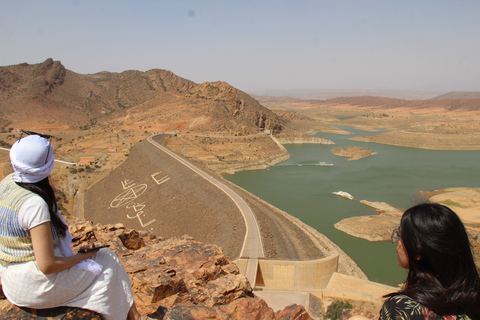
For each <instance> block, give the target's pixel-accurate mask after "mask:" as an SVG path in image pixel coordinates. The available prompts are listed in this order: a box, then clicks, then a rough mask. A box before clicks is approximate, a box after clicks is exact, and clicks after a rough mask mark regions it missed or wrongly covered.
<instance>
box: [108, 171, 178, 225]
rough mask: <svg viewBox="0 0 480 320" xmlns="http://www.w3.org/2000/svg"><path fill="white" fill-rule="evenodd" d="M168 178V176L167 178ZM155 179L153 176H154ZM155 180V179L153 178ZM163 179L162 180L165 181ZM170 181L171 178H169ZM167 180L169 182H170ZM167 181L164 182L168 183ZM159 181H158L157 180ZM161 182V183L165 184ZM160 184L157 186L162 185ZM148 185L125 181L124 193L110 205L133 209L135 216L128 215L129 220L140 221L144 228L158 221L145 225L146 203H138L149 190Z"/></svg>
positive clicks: (123, 185)
mask: <svg viewBox="0 0 480 320" xmlns="http://www.w3.org/2000/svg"><path fill="white" fill-rule="evenodd" d="M167 177H168V176H167ZM152 178H153V175H152ZM153 179H154V180H155V178H153ZM164 179H165V177H164V178H162V180H164ZM168 179H170V178H168ZM168 179H167V180H168ZM167 180H165V181H163V182H166V181H167ZM155 181H157V180H155ZM163 182H161V183H163ZM161 183H158V181H157V184H161ZM147 187H148V186H147V184H146V183H142V184H136V183H135V182H134V181H133V180H128V179H125V180H124V181H122V188H123V190H124V191H123V192H121V193H120V194H119V195H118V196H117V197H116V198H115V199H113V201H112V202H111V203H110V207H112V208H118V207H123V206H125V207H126V208H127V209H131V210H133V212H134V215H130V214H127V218H129V219H138V221H139V222H140V224H141V226H142V227H146V226H148V225H150V224H152V223H154V222H155V221H156V219H152V220H150V221H148V222H147V223H143V221H142V217H145V216H146V215H145V213H144V208H145V206H146V204H145V201H144V202H136V200H137V198H138V197H139V196H141V195H142V194H143V193H144V192H145V191H146V190H147Z"/></svg>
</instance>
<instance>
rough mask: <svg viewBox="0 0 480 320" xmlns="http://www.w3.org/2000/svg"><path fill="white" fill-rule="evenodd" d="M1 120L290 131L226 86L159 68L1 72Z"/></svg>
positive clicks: (53, 66)
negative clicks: (114, 70) (84, 73)
mask: <svg viewBox="0 0 480 320" xmlns="http://www.w3.org/2000/svg"><path fill="white" fill-rule="evenodd" d="M0 116H1V122H2V123H1V124H2V125H3V126H10V125H12V124H18V123H22V122H28V121H31V120H32V119H39V120H40V121H43V122H47V123H51V125H53V126H55V124H67V125H71V126H76V127H85V126H91V125H94V124H97V123H98V124H100V123H102V124H104V125H112V126H113V125H118V124H119V122H118V121H120V122H121V123H122V125H125V127H129V126H130V127H131V126H134V127H138V126H150V127H152V126H155V125H158V124H159V123H161V124H162V126H159V127H158V128H159V129H162V130H177V129H191V130H196V131H199V132H231V133H236V134H251V133H257V132H258V131H259V130H271V131H272V132H280V131H282V130H283V129H284V122H283V121H282V119H281V118H280V117H278V116H276V115H275V114H274V113H273V112H271V111H270V110H268V109H266V108H264V107H262V106H261V105H260V104H259V103H258V102H257V101H256V100H255V99H253V98H252V97H250V96H249V95H247V94H246V93H244V92H242V91H240V90H237V89H235V88H233V87H232V86H230V85H228V84H227V83H225V82H215V83H208V82H205V83H202V84H196V83H194V82H192V81H189V80H186V79H183V78H180V77H178V76H176V75H175V74H173V73H172V72H170V71H167V70H160V69H155V70H149V71H147V72H141V71H134V70H130V71H125V72H122V73H110V72H100V73H96V74H90V75H81V74H77V73H74V72H72V71H69V70H67V69H66V68H65V67H64V66H63V65H62V64H61V62H59V61H53V59H47V60H46V61H44V62H43V63H40V64H31V65H29V64H26V63H24V64H20V65H14V66H7V67H1V68H0ZM160 127H161V128H160Z"/></svg>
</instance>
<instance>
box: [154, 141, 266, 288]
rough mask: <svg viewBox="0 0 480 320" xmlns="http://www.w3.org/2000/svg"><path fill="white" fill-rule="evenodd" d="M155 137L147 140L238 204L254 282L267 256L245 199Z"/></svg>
mask: <svg viewBox="0 0 480 320" xmlns="http://www.w3.org/2000/svg"><path fill="white" fill-rule="evenodd" d="M153 137H155V135H152V136H149V137H148V138H147V140H148V142H150V143H151V144H152V145H154V146H155V147H157V148H158V149H160V150H161V151H163V152H165V153H166V154H168V155H169V156H171V157H173V158H174V159H175V160H177V161H178V162H180V163H181V164H183V165H185V166H186V167H187V168H189V169H190V170H192V171H194V172H195V173H196V174H198V175H200V176H201V177H203V178H204V179H206V180H207V181H208V182H210V183H212V184H213V185H215V186H216V187H217V188H219V189H220V190H222V191H223V192H224V193H225V194H227V195H228V196H229V197H230V198H231V199H232V201H233V202H234V203H235V204H236V206H237V207H238V210H239V211H240V212H241V214H242V216H243V218H244V220H245V224H246V234H245V239H244V241H243V245H242V250H241V257H242V258H247V259H248V262H247V268H246V271H245V275H246V277H247V279H249V281H252V280H253V281H254V279H255V276H256V270H257V263H256V262H257V261H258V259H259V258H264V257H265V254H264V250H263V244H262V237H261V234H260V228H259V226H258V222H257V219H256V218H255V215H254V213H253V211H252V210H251V209H250V207H249V206H248V204H247V203H246V202H245V201H244V200H243V198H242V197H240V196H239V195H238V194H237V193H236V192H235V191H233V190H232V189H231V188H229V187H228V186H227V185H225V184H224V183H222V182H221V181H219V180H218V179H216V178H215V177H213V176H212V175H210V174H208V173H207V172H205V171H204V170H202V169H200V168H199V167H197V166H196V165H194V164H193V163H191V162H190V161H188V160H186V159H185V158H183V157H181V156H179V155H178V154H176V153H175V152H173V151H171V150H169V149H168V148H166V147H165V146H163V145H161V144H160V143H158V142H156V141H154V140H153ZM253 284H254V282H253V283H252V285H253Z"/></svg>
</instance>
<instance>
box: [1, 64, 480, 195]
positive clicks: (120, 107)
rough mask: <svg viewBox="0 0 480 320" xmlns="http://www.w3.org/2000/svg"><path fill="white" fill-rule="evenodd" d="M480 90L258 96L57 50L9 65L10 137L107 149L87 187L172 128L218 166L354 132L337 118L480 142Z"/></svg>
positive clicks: (396, 132) (448, 142)
mask: <svg viewBox="0 0 480 320" xmlns="http://www.w3.org/2000/svg"><path fill="white" fill-rule="evenodd" d="M479 95H480V93H475V92H454V93H450V94H445V95H441V96H437V97H435V99H430V100H404V99H394V98H381V97H373V96H359V97H342V98H333V99H327V100H301V99H298V98H292V97H268V96H261V97H257V99H254V98H252V97H251V96H249V95H248V94H246V93H244V92H242V91H240V90H238V89H236V88H234V87H232V86H230V85H228V84H227V83H225V82H214V83H210V82H205V83H202V84H197V83H194V82H192V81H189V80H186V79H183V78H180V77H178V76H176V75H175V74H174V73H172V72H171V71H167V70H160V69H155V70H149V71H147V72H140V71H134V70H130V71H125V72H122V73H110V72H100V73H96V74H77V73H74V72H72V71H69V70H68V69H66V68H65V66H63V65H62V64H61V62H59V61H54V60H53V59H47V60H46V61H44V62H43V63H39V64H26V63H23V64H19V65H13V66H6V67H0V144H2V145H3V146H4V147H8V146H9V145H11V144H12V143H13V142H14V141H15V140H16V139H17V138H18V135H19V133H18V131H19V130H20V129H29V130H33V131H39V132H45V133H49V134H52V135H53V136H54V137H55V139H54V141H55V143H54V144H55V148H56V149H55V152H56V155H57V157H58V158H60V159H63V160H65V161H70V162H74V163H76V162H78V161H79V160H80V158H81V157H84V156H90V157H94V158H95V160H100V159H101V161H102V166H101V167H100V168H95V169H93V168H91V170H93V171H91V172H89V174H88V175H85V176H84V177H83V178H84V181H83V183H84V184H85V185H86V186H87V188H88V186H90V185H92V184H93V183H95V182H96V181H98V180H99V179H100V178H101V177H103V176H104V175H106V174H108V173H109V172H110V171H111V169H112V168H114V167H117V166H118V165H119V164H120V163H122V162H123V161H124V160H125V159H126V156H128V153H129V150H130V148H131V147H132V146H133V145H135V144H136V143H138V142H139V141H141V140H142V139H144V138H146V137H147V136H149V135H150V134H151V133H153V132H163V131H176V132H177V133H178V134H177V135H175V136H172V138H170V139H168V140H167V141H166V142H165V144H166V145H167V146H168V147H169V148H170V149H172V150H174V151H176V152H177V153H180V154H182V155H183V156H185V157H187V158H189V159H190V160H192V161H195V162H197V163H199V164H201V165H203V166H204V167H206V168H208V169H210V170H212V171H214V172H217V173H222V172H233V171H236V170H245V169H253V168H265V167H268V166H269V165H273V164H275V163H278V162H280V161H283V160H285V159H287V158H288V156H289V155H288V153H287V152H286V150H285V149H284V148H283V147H282V146H281V145H280V143H295V142H296V143H329V141H326V140H325V139H321V138H313V137H311V136H310V135H312V134H315V133H318V132H320V133H321V132H337V133H344V134H348V132H346V131H343V130H340V129H338V128H336V127H335V126H336V125H342V126H354V127H357V128H361V129H365V130H371V131H376V130H377V129H378V128H383V129H387V130H388V131H387V132H385V133H382V134H376V135H371V136H363V137H360V138H358V139H362V140H364V141H370V142H378V143H386V144H393V145H402V146H409V147H419V148H429V149H447V150H448V149H450V150H480V98H479ZM265 133H271V135H268V134H265ZM320 135H321V134H320ZM273 137H275V138H276V139H274V138H273ZM2 163H3V164H2ZM7 163H8V155H7V154H6V153H5V152H2V153H0V175H4V174H6V173H8V171H9V170H11V169H10V168H9V165H8V164H7Z"/></svg>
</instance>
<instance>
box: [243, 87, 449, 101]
mask: <svg viewBox="0 0 480 320" xmlns="http://www.w3.org/2000/svg"><path fill="white" fill-rule="evenodd" d="M249 94H250V95H252V96H254V97H255V98H257V97H258V96H270V97H275V98H279V97H283V98H286V97H290V98H296V99H301V100H326V99H332V98H342V97H360V96H373V97H382V98H393V99H405V100H428V99H432V98H434V97H437V96H438V95H440V94H442V92H439V91H413V90H410V91H407V90H403V91H402V90H350V89H335V90H323V89H300V90H258V91H251V92H249Z"/></svg>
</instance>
